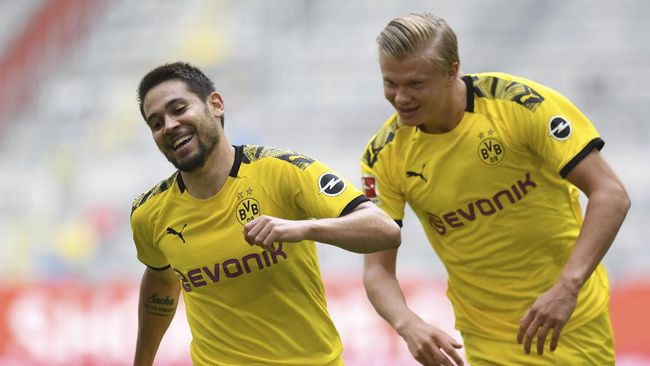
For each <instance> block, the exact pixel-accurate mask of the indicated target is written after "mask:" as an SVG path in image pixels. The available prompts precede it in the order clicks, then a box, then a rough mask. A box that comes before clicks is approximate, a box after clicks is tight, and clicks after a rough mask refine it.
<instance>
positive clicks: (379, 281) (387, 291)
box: [363, 257, 416, 333]
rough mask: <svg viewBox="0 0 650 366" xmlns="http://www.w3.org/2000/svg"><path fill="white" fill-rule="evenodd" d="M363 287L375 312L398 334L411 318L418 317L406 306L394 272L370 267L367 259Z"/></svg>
mask: <svg viewBox="0 0 650 366" xmlns="http://www.w3.org/2000/svg"><path fill="white" fill-rule="evenodd" d="M363 285H364V287H365V290H366V295H367V296H368V300H370V303H371V304H372V306H373V307H374V308H375V311H377V313H378V314H379V315H380V316H381V317H382V318H384V319H385V320H386V321H387V322H388V323H389V324H390V325H391V326H392V327H393V328H394V329H395V330H397V332H398V333H399V331H400V328H401V327H402V325H404V324H405V323H406V322H407V321H408V320H409V319H410V318H411V317H413V316H416V315H415V313H413V312H412V311H411V309H409V307H408V306H407V304H406V299H405V298H404V293H403V292H402V289H401V287H400V285H399V282H398V280H397V277H396V276H395V273H394V271H390V270H388V269H386V268H385V267H383V266H379V265H369V264H368V258H367V257H366V265H365V269H364V273H363Z"/></svg>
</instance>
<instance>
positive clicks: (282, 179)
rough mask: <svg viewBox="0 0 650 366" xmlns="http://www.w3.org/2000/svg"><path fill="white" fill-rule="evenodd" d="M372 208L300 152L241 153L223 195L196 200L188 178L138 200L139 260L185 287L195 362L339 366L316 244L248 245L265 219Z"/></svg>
mask: <svg viewBox="0 0 650 366" xmlns="http://www.w3.org/2000/svg"><path fill="white" fill-rule="evenodd" d="M364 201H367V198H365V197H364V196H363V195H362V194H361V192H360V191H358V190H357V189H356V188H355V187H354V186H353V185H351V184H350V183H349V182H348V181H346V180H345V179H342V178H340V177H339V176H338V175H337V174H336V173H334V172H332V171H331V170H329V169H328V168H327V167H326V166H324V165H323V164H321V163H319V162H317V161H315V160H313V159H311V158H309V157H307V156H305V155H302V154H299V153H296V152H293V151H290V150H285V149H274V148H266V147H261V146H248V145H244V146H237V147H235V163H234V165H233V167H232V169H231V171H230V174H229V177H228V178H227V180H226V182H225V184H224V186H223V188H222V189H221V190H220V191H219V192H218V193H217V194H216V195H214V196H213V197H211V198H208V199H204V200H201V199H196V198H194V197H192V196H191V195H190V194H189V193H188V192H187V190H186V189H185V185H184V184H183V180H182V178H181V174H180V173H179V172H175V173H174V174H173V175H172V176H171V177H170V178H169V179H166V180H164V181H162V182H161V183H159V184H158V185H156V186H155V187H154V188H153V189H152V190H150V191H149V192H147V193H145V194H143V195H141V196H140V197H138V198H137V199H136V200H135V201H134V203H133V209H132V214H131V226H132V230H133V238H134V241H135V245H136V249H137V256H138V259H139V260H140V261H141V262H143V263H144V264H146V265H147V266H149V267H151V268H153V269H166V268H168V267H169V266H171V268H172V269H173V270H174V272H176V274H177V275H178V278H179V280H180V283H181V287H182V291H181V292H182V293H183V299H184V301H185V308H186V312H187V319H188V322H189V325H190V329H191V331H192V344H191V347H190V350H191V355H192V360H193V363H194V364H195V365H341V364H342V361H341V351H342V346H341V341H340V338H339V335H338V333H337V331H336V329H335V327H334V324H333V323H332V320H331V319H330V316H329V314H328V312H327V308H326V301H325V295H324V288H323V283H322V281H321V277H320V270H319V266H318V258H317V252H316V246H315V244H314V242H313V241H307V240H306V241H302V242H299V243H282V244H278V243H276V244H275V249H274V250H273V251H272V252H269V251H264V250H262V249H260V248H259V247H257V246H251V245H249V244H248V243H246V241H245V240H244V236H243V233H242V231H243V226H244V224H246V223H247V222H248V221H250V220H252V219H254V218H256V217H259V216H260V215H269V216H274V217H281V218H285V219H290V220H302V219H310V218H326V217H338V216H341V215H345V214H347V213H348V212H350V211H351V210H352V209H353V208H354V207H356V206H357V205H358V204H359V203H361V202H364Z"/></svg>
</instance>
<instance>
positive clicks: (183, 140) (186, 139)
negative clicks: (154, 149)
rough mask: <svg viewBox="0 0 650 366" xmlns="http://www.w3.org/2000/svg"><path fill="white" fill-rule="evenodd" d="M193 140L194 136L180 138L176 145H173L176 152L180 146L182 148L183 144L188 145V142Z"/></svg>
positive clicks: (175, 142)
mask: <svg viewBox="0 0 650 366" xmlns="http://www.w3.org/2000/svg"><path fill="white" fill-rule="evenodd" d="M191 138H192V136H183V137H181V138H179V139H178V140H176V141H174V144H173V145H172V148H173V149H174V150H176V149H177V148H178V147H179V146H181V145H182V144H184V143H186V142H187V141H189V140H190V139H191Z"/></svg>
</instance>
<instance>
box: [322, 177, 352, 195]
mask: <svg viewBox="0 0 650 366" xmlns="http://www.w3.org/2000/svg"><path fill="white" fill-rule="evenodd" d="M343 191H345V181H344V180H343V179H341V178H339V177H337V176H336V175H334V174H332V173H324V174H322V175H321V176H320V178H318V193H322V194H324V195H326V196H330V197H336V196H338V195H339V194H341V193H343Z"/></svg>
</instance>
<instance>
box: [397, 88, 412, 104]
mask: <svg viewBox="0 0 650 366" xmlns="http://www.w3.org/2000/svg"><path fill="white" fill-rule="evenodd" d="M410 100H411V97H410V96H409V95H408V93H406V91H405V90H404V88H397V90H395V104H397V105H403V104H406V103H408V102H409V101H410Z"/></svg>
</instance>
